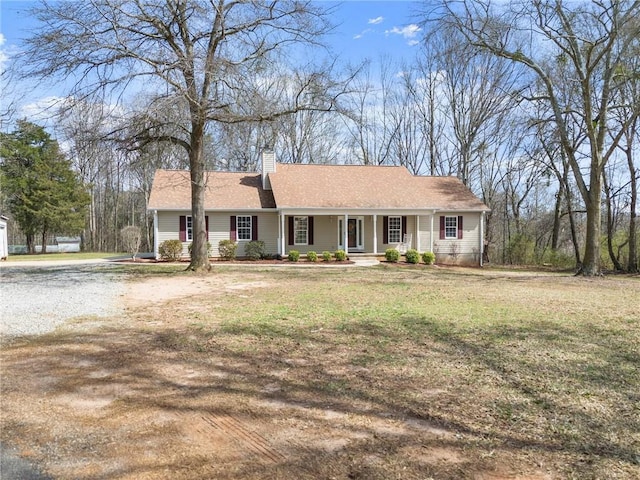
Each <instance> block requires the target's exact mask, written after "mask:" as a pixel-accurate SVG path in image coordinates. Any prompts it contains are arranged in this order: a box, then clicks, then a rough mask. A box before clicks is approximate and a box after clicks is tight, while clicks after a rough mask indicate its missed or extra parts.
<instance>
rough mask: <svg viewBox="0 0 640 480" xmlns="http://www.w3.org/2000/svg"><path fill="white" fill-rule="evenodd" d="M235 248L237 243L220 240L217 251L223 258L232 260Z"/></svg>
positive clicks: (234, 256) (234, 255)
mask: <svg viewBox="0 0 640 480" xmlns="http://www.w3.org/2000/svg"><path fill="white" fill-rule="evenodd" d="M237 249H238V244H237V243H236V242H234V241H232V240H220V242H219V243H218V251H219V252H220V257H221V258H222V259H223V260H234V259H235V258H236V250H237Z"/></svg>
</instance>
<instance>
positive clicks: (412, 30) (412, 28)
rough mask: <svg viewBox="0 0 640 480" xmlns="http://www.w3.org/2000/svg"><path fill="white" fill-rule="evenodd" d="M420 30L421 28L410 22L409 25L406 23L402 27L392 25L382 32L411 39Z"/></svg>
mask: <svg viewBox="0 0 640 480" xmlns="http://www.w3.org/2000/svg"><path fill="white" fill-rule="evenodd" d="M421 31H422V29H421V28H420V27H419V26H418V25H416V24H415V23H412V24H411V25H407V26H405V27H402V28H399V27H393V28H392V29H391V30H385V32H384V33H385V34H387V35H402V36H403V37H404V38H406V39H413V38H415V37H416V36H417V35H418V33H420V32H421Z"/></svg>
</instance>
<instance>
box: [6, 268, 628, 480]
mask: <svg viewBox="0 0 640 480" xmlns="http://www.w3.org/2000/svg"><path fill="white" fill-rule="evenodd" d="M162 289H168V290H169V291H171V292H173V293H174V295H173V297H172V298H171V299H169V300H166V301H164V302H163V301H162V300H161V299H162V298H165V299H166V298H168V297H167V296H166V295H164V296H163V295H162V294H161V293H162ZM131 291H132V295H134V296H135V294H136V292H138V295H139V294H140V293H141V292H142V293H144V292H148V294H147V297H149V298H153V299H154V301H153V302H147V303H142V302H140V301H139V299H138V301H136V300H135V299H130V302H131V303H130V309H129V314H128V315H127V318H125V319H122V318H119V319H113V320H111V321H106V322H103V325H102V327H101V328H99V329H97V330H95V331H91V332H86V331H83V330H82V329H81V328H80V326H81V323H80V324H79V323H78V322H74V323H73V324H70V325H69V326H68V327H67V328H66V329H65V330H61V331H60V332H57V333H56V334H54V335H49V336H44V337H40V338H36V339H21V340H15V341H12V342H10V343H7V344H5V346H4V348H3V352H2V390H3V391H2V394H3V401H2V407H3V414H2V440H3V441H8V442H10V443H13V444H15V445H17V446H19V447H20V448H21V449H22V452H23V454H25V455H27V456H30V457H32V458H33V459H34V460H36V461H38V462H40V463H41V464H43V465H44V466H45V467H46V468H47V470H48V471H49V472H50V473H51V474H53V475H55V476H57V477H58V478H78V479H85V478H86V479H101V478H104V479H107V478H108V479H134V478H135V479H147V478H148V479H152V478H153V479H156V478H158V479H159V478H167V479H169V478H171V479H180V478H185V479H186V478H193V479H196V478H216V479H226V478H229V479H230V478H255V479H269V478H272V479H304V478H309V479H312V478H313V479H317V478H327V479H329V478H336V479H347V478H349V479H356V478H357V479H391V478H398V479H414V478H415V479H428V478H434V479H461V478H470V479H471V478H473V479H492V480H496V479H520V480H525V479H547V478H549V479H552V478H571V479H573V478H576V479H578V478H579V479H600V478H602V479H605V478H606V479H633V478H639V477H640V433H639V432H640V407H639V405H640V393H639V392H640V369H639V365H640V352H639V350H638V348H639V347H638V345H640V328H639V324H638V323H639V319H640V301H639V300H638V299H640V279H638V278H637V277H635V278H633V277H610V278H598V279H583V278H574V277H569V276H563V275H555V274H549V273H536V274H532V273H527V272H491V271H479V270H464V269H438V268H426V267H418V268H404V269H402V268H396V267H377V268H371V269H353V268H352V269H349V268H345V269H322V268H318V269H304V270H303V269H291V268H276V269H264V270H256V269H252V270H247V269H240V268H234V267H228V268H227V267H225V268H222V267H217V268H216V271H215V273H213V274H212V275H209V276H206V277H195V278H194V277H192V276H188V275H175V276H171V275H167V274H165V275H164V276H162V277H160V278H144V277H142V278H139V277H137V278H136V280H135V283H132V289H131ZM154 295H156V296H155V297H154ZM123 320H125V322H123ZM92 321H94V322H95V319H92Z"/></svg>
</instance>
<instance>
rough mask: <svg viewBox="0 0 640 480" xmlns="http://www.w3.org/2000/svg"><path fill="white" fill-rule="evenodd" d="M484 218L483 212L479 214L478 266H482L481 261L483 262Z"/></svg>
mask: <svg viewBox="0 0 640 480" xmlns="http://www.w3.org/2000/svg"><path fill="white" fill-rule="evenodd" d="M484 216H485V212H482V213H481V214H480V241H479V242H480V248H479V249H478V250H480V266H481V267H482V266H484V264H483V260H484Z"/></svg>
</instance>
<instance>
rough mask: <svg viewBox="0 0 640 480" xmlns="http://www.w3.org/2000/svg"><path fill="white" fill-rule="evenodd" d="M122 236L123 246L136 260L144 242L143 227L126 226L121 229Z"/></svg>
mask: <svg viewBox="0 0 640 480" xmlns="http://www.w3.org/2000/svg"><path fill="white" fill-rule="evenodd" d="M120 238H121V240H122V246H123V247H124V249H125V250H126V251H127V253H129V254H130V255H131V259H132V260H133V261H134V262H135V261H136V255H137V254H138V252H139V251H140V244H141V243H142V229H141V228H140V227H137V226H135V225H129V226H128V227H124V228H123V229H122V230H120Z"/></svg>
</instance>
